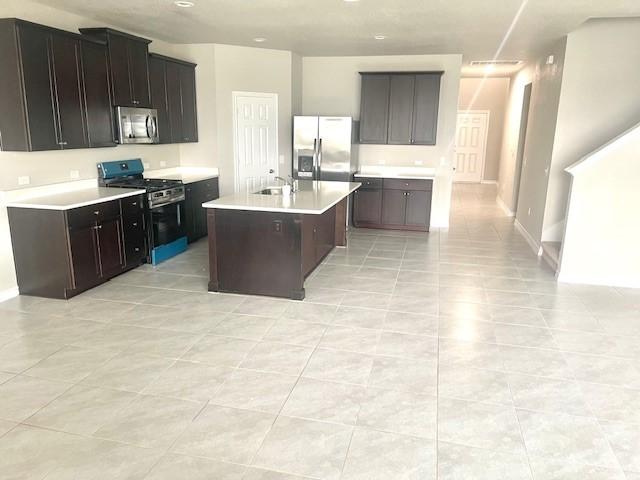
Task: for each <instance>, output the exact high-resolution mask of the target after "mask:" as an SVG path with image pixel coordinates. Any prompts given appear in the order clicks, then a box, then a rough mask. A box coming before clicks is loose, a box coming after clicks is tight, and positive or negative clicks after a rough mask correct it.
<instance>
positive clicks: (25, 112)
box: [0, 19, 93, 151]
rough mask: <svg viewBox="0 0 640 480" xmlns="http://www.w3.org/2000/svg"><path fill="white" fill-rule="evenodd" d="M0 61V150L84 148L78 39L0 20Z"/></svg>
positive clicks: (80, 62) (19, 22) (60, 32)
mask: <svg viewBox="0 0 640 480" xmlns="http://www.w3.org/2000/svg"><path fill="white" fill-rule="evenodd" d="M0 58H2V59H3V67H2V68H1V69H0V147H1V149H2V150H13V151H37V150H59V149H66V148H85V147H88V146H89V138H88V133H87V117H86V109H87V106H86V103H85V94H84V89H85V81H84V75H83V71H82V37H81V36H80V35H77V34H73V33H70V32H65V31H62V30H56V29H52V28H49V27H44V26H41V25H36V24H33V23H29V22H24V21H22V20H18V19H0ZM91 86H92V87H93V85H91Z"/></svg>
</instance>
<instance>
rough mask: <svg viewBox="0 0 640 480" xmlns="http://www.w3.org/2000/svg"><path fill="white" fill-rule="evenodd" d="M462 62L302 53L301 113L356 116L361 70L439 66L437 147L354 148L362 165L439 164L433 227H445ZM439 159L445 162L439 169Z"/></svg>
mask: <svg viewBox="0 0 640 480" xmlns="http://www.w3.org/2000/svg"><path fill="white" fill-rule="evenodd" d="M461 65H462V56H461V55H393V56H369V57H304V58H303V59H302V72H303V74H302V112H303V114H305V115H316V114H319V115H346V116H351V117H353V118H355V119H359V117H360V75H359V72H362V71H428V70H443V71H444V72H445V73H444V75H443V77H442V84H441V90H440V110H439V115H438V134H437V139H436V145H435V146H418V145H359V146H358V147H357V148H358V157H359V161H360V164H361V165H397V166H416V165H421V166H425V167H437V168H438V169H439V177H438V178H436V181H435V182H434V203H433V206H432V218H431V226H432V227H447V226H448V225H449V206H450V201H451V195H450V191H451V174H450V173H451V165H452V162H453V147H454V142H455V131H456V119H457V110H458V91H459V86H460V69H461ZM441 162H442V163H444V164H445V166H444V167H442V168H441Z"/></svg>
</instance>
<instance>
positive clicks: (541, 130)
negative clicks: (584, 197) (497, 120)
mask: <svg viewBox="0 0 640 480" xmlns="http://www.w3.org/2000/svg"><path fill="white" fill-rule="evenodd" d="M565 44H566V39H562V40H561V41H559V42H557V43H556V44H555V45H554V46H552V47H550V48H549V50H548V51H547V52H545V54H544V55H543V56H542V57H541V58H540V59H539V60H538V61H537V62H535V63H533V64H531V65H529V66H527V67H526V68H524V69H523V70H521V71H520V72H518V74H516V76H515V77H514V78H513V80H512V84H511V89H510V92H509V105H508V107H507V115H506V123H505V133H504V136H503V147H502V158H501V160H500V177H499V183H500V187H499V189H498V195H499V197H500V199H501V200H502V201H503V202H504V204H505V205H506V206H507V207H508V208H510V209H511V210H513V207H514V205H515V203H516V199H515V198H514V195H513V188H514V185H513V179H514V175H515V167H516V155H517V149H518V139H519V133H520V115H521V112H522V99H523V95H524V87H525V85H527V84H528V83H530V82H532V83H533V88H532V91H531V103H530V108H529V119H528V124H527V137H526V143H525V148H524V160H523V165H522V177H521V182H520V190H519V195H518V199H517V204H518V207H517V208H518V211H517V212H516V220H517V221H518V222H519V224H520V225H521V226H522V227H523V228H524V230H525V231H526V233H527V235H528V236H529V237H530V239H531V240H532V241H533V242H534V243H535V244H537V245H539V244H540V241H541V237H542V221H543V218H544V209H545V200H546V192H547V183H548V176H547V172H548V168H549V165H550V164H551V156H552V152H553V144H554V133H555V125H556V119H557V116H558V102H559V99H560V89H561V85H562V72H563V66H564V52H565ZM548 55H553V56H554V63H553V64H551V65H547V64H546V59H547V56H548Z"/></svg>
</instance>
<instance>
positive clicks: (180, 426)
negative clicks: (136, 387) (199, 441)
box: [94, 395, 203, 448]
mask: <svg viewBox="0 0 640 480" xmlns="http://www.w3.org/2000/svg"><path fill="white" fill-rule="evenodd" d="M202 407H203V404H202V403H198V402H190V401H186V400H178V399H175V398H166V397H156V396H153V395H140V396H138V397H137V398H135V399H134V400H133V401H132V402H131V403H129V404H128V405H127V406H126V407H125V408H123V409H122V410H120V411H118V412H117V413H116V414H115V415H114V416H113V417H112V418H111V419H110V420H109V421H108V422H106V423H105V424H104V425H103V426H102V427H101V428H100V429H99V430H98V431H97V432H95V433H94V436H96V437H99V438H104V439H107V440H114V441H117V442H122V443H128V444H133V445H137V446H140V447H149V448H168V447H169V446H170V445H172V444H173V442H174V440H175V439H176V438H177V437H178V436H179V435H180V434H181V433H182V432H184V430H185V429H186V428H187V427H188V426H189V425H190V424H191V422H192V421H193V419H194V418H195V416H196V415H197V414H198V412H199V411H200V410H201V409H202Z"/></svg>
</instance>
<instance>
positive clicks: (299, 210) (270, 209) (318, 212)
mask: <svg viewBox="0 0 640 480" xmlns="http://www.w3.org/2000/svg"><path fill="white" fill-rule="evenodd" d="M356 183H357V182H356ZM361 186H362V184H359V185H358V186H357V187H352V188H350V189H349V193H346V194H345V195H343V196H341V197H340V198H338V199H337V200H336V201H334V202H331V203H330V204H329V205H328V206H327V207H325V208H323V209H322V210H320V209H317V210H309V209H305V208H281V207H252V206H247V205H224V204H219V203H218V204H210V203H211V202H205V203H203V204H202V206H203V207H204V208H209V209H212V210H245V211H248V212H278V213H302V214H305V215H322V214H323V213H324V212H326V211H327V210H329V209H330V208H331V207H333V206H335V205H337V204H338V203H340V202H341V201H342V200H344V199H345V198H347V197H348V196H349V195H351V194H352V193H353V192H355V191H356V190H357V189H359V188H360V187H361ZM214 201H216V200H214Z"/></svg>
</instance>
